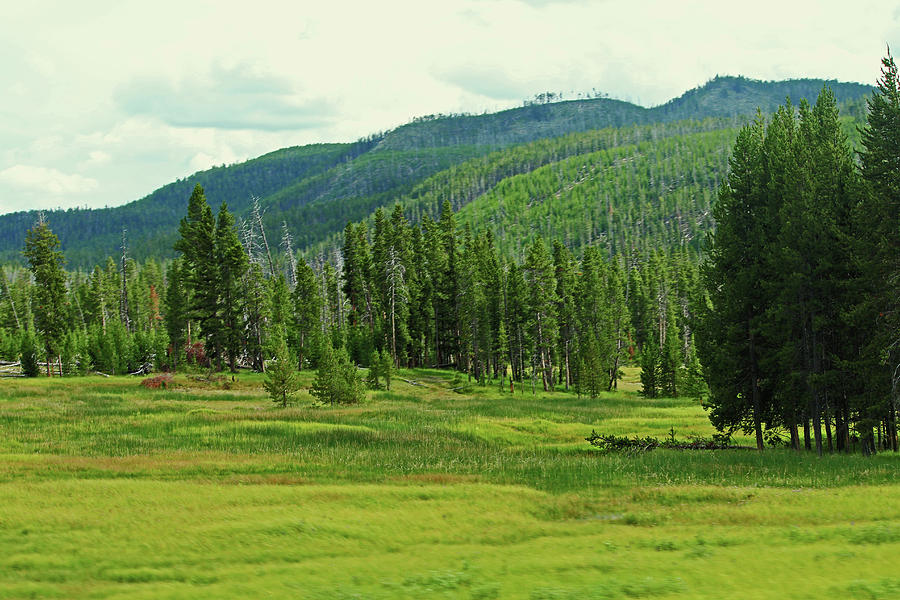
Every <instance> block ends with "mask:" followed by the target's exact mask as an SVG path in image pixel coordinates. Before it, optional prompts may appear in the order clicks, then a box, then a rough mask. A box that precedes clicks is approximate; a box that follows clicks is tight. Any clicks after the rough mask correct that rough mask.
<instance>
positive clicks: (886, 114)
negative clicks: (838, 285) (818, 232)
mask: <svg viewBox="0 0 900 600" xmlns="http://www.w3.org/2000/svg"><path fill="white" fill-rule="evenodd" d="M881 63H882V68H881V77H880V78H879V80H878V86H877V88H876V90H875V93H874V94H872V97H871V98H869V99H868V109H869V110H868V115H867V117H866V126H865V128H863V129H862V130H861V131H860V133H861V136H862V145H863V151H862V152H860V155H859V158H860V171H861V175H862V179H863V181H864V184H865V185H864V189H863V190H862V191H863V193H862V194H861V201H860V203H859V206H858V207H857V210H856V215H855V221H856V223H857V228H858V231H859V232H860V234H859V235H858V236H856V237H857V243H856V248H855V251H856V252H855V254H856V256H857V257H858V259H859V262H860V264H861V271H862V272H861V278H860V285H859V288H858V290H857V293H856V298H857V307H856V309H855V314H856V319H857V323H858V324H859V325H860V326H862V327H864V330H865V331H866V332H867V335H866V337H865V339H864V340H863V344H862V346H863V352H862V359H861V360H860V362H859V364H858V365H857V372H858V376H859V377H860V379H862V380H864V381H865V382H866V383H867V386H866V387H867V388H869V389H867V390H861V392H862V393H861V395H862V396H863V397H862V398H860V401H861V403H862V404H869V403H871V396H872V395H873V394H872V392H874V394H877V396H879V397H881V398H884V400H882V403H883V405H884V406H883V407H882V408H881V409H880V410H879V411H878V412H880V414H881V415H886V418H885V420H886V422H887V429H888V430H889V432H890V434H889V436H888V437H889V441H890V445H891V447H892V449H893V450H895V451H896V450H897V449H898V443H897V420H898V416H897V412H898V409H900V261H898V260H897V257H898V256H900V74H898V69H897V64H896V62H895V61H894V58H893V57H892V56H891V53H890V50H888V53H887V56H885V57H884V59H882V61H881ZM865 392H869V397H868V398H867V397H865ZM867 412H868V411H867ZM867 425H869V427H870V426H871V422H870V423H869V424H867ZM869 431H871V428H869Z"/></svg>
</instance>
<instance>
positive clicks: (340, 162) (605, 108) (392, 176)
mask: <svg viewBox="0 0 900 600" xmlns="http://www.w3.org/2000/svg"><path fill="white" fill-rule="evenodd" d="M822 83H823V82H822V80H803V79H801V80H791V81H781V82H771V81H770V82H762V81H754V80H750V79H745V78H740V77H717V78H716V79H714V80H711V81H709V82H708V83H707V84H705V85H703V86H701V87H699V88H696V89H694V90H691V91H689V92H687V93H686V94H684V95H683V96H682V97H680V98H676V99H674V100H672V101H671V102H668V103H666V104H664V105H662V106H659V107H655V108H651V109H647V108H643V107H640V106H637V105H634V104H630V103H627V102H622V101H618V100H611V99H608V98H593V99H587V100H573V101H566V102H550V103H546V104H543V103H542V104H534V105H529V106H525V107H520V108H516V109H511V110H506V111H502V112H498V113H492V114H483V115H454V116H438V117H434V118H427V119H417V120H414V121H413V122H411V123H409V124H407V125H402V126H400V127H397V128H395V129H393V130H391V131H388V132H385V133H377V134H373V135H371V136H369V137H366V138H364V139H360V140H358V141H357V142H355V143H341V144H314V145H310V146H302V147H294V148H285V149H282V150H278V151H276V152H271V153H269V154H266V155H264V156H260V157H258V158H254V159H252V160H249V161H246V162H242V163H238V164H234V165H229V166H221V167H215V168H212V169H209V170H206V171H201V172H198V173H195V174H193V175H191V176H189V177H186V178H184V179H181V180H178V181H176V182H173V183H170V184H168V185H166V186H163V187H161V188H160V189H158V190H156V191H154V192H153V193H151V194H149V195H147V196H146V197H144V198H141V199H139V200H136V201H134V202H131V203H129V204H126V205H123V206H117V207H112V208H103V209H69V210H56V211H49V212H48V213H47V218H48V220H49V221H50V222H51V223H52V224H53V230H54V232H55V233H56V234H57V235H58V236H59V238H60V240H61V241H62V245H63V247H64V248H65V255H66V258H67V260H68V264H69V266H70V267H71V268H74V269H90V268H92V266H93V265H94V264H96V263H98V262H102V261H103V259H104V258H105V257H106V256H107V255H108V254H116V253H117V252H118V250H117V249H118V247H119V245H120V237H121V231H122V229H123V228H127V229H128V236H129V251H130V255H131V256H133V257H134V258H136V259H137V260H139V261H143V260H145V259H147V258H149V257H153V258H156V259H158V260H160V259H171V258H173V257H174V256H175V253H174V251H173V244H174V242H175V240H176V239H177V232H176V230H177V226H178V221H179V219H180V218H181V216H182V214H183V210H184V199H185V198H186V197H187V196H189V195H190V193H191V190H192V189H193V187H194V185H196V184H198V183H199V184H200V185H202V186H203V188H204V190H206V193H207V194H208V196H209V198H210V202H212V203H213V209H214V210H215V209H217V208H218V206H219V204H220V203H221V202H226V203H227V204H228V206H229V207H230V210H231V211H232V212H233V213H234V214H235V217H236V219H237V220H238V221H239V222H240V221H241V220H246V219H247V218H248V216H249V213H250V211H251V210H252V202H251V198H252V197H258V198H259V203H260V205H261V206H262V209H263V218H264V219H265V221H266V225H267V227H269V228H270V229H274V228H280V227H282V223H286V224H287V227H288V229H289V230H290V233H291V235H292V237H293V239H294V241H295V243H296V245H297V247H298V248H299V249H300V250H302V251H304V252H305V253H307V254H309V253H315V252H317V251H318V250H319V248H320V246H321V245H322V244H323V243H324V244H326V245H329V244H333V243H336V244H337V245H339V240H338V237H339V236H340V233H341V231H342V230H343V228H344V225H345V224H346V223H347V221H360V220H363V219H366V218H371V216H372V214H373V213H374V211H375V209H376V208H378V207H383V208H385V209H387V210H390V207H391V206H393V204H394V203H395V202H397V201H398V199H400V201H401V203H404V204H405V200H404V199H405V198H407V197H409V198H410V199H411V200H412V201H413V205H411V206H410V207H409V208H408V209H406V210H407V218H410V219H411V220H414V221H416V222H418V213H419V212H421V211H422V210H423V209H424V210H428V211H429V212H430V214H431V216H432V218H437V216H438V213H439V212H440V210H441V207H442V204H443V198H439V199H436V201H434V199H429V198H423V199H422V200H424V201H425V205H424V206H423V203H421V202H416V201H415V199H416V198H417V197H419V196H421V195H422V193H423V192H425V191H428V190H431V191H438V188H439V187H441V186H443V187H444V188H445V189H444V191H439V192H438V193H439V194H441V195H443V196H445V197H446V196H449V197H450V199H451V202H453V204H454V209H455V210H459V208H460V206H461V204H459V199H463V198H464V199H465V201H466V202H468V201H470V200H472V199H474V198H475V197H477V196H478V195H481V194H483V193H485V192H487V191H489V190H490V188H491V186H492V185H493V183H496V182H497V181H499V179H497V177H501V178H502V177H508V176H510V175H513V174H522V173H527V172H528V171H529V170H531V169H533V168H537V167H539V166H541V165H545V164H548V163H550V162H557V161H560V160H562V159H563V158H566V157H570V156H573V154H572V151H573V150H575V149H576V147H577V145H578V143H573V142H574V140H573V139H561V140H559V141H560V144H561V146H560V148H554V146H555V143H554V142H552V141H551V140H554V139H556V138H570V136H572V135H573V134H575V135H577V134H579V133H585V132H588V133H589V135H588V138H590V137H594V138H598V136H597V135H595V134H593V132H595V131H596V130H598V129H600V128H606V133H605V134H604V135H603V136H599V137H600V138H601V139H603V140H604V145H603V146H597V145H595V146H593V147H592V148H590V149H587V150H586V151H587V152H594V151H598V150H601V149H610V148H612V147H613V146H617V145H623V144H634V143H638V142H640V141H652V140H654V139H657V138H658V137H667V136H672V135H690V134H692V133H696V132H699V131H708V130H709V129H710V128H711V127H721V128H724V129H730V130H732V131H733V134H734V133H736V127H739V126H740V125H742V124H743V123H745V122H747V120H748V119H750V118H752V113H753V111H755V109H756V107H762V109H763V110H764V111H770V110H772V109H774V108H775V107H776V106H777V105H778V103H779V102H780V101H781V100H782V99H783V98H784V97H785V96H786V95H790V96H791V97H794V98H801V97H808V98H813V97H815V94H816V93H817V92H818V89H819V88H821V86H822ZM830 84H831V85H832V87H833V89H834V90H835V93H836V96H837V98H838V100H839V102H841V103H846V105H844V113H845V114H848V115H856V113H857V112H859V113H862V112H863V111H861V110H859V111H857V110H856V109H857V108H859V107H860V99H861V98H862V97H863V96H864V95H865V94H867V93H868V92H869V91H870V88H869V87H867V86H863V85H860V84H853V83H838V82H830ZM677 122H682V125H680V126H679V125H674V126H672V125H673V124H675V123H677ZM636 127H637V128H638V129H637V132H638V133H643V137H642V138H636V137H635V136H634V135H633V134H634V133H635V128H636ZM733 134H732V140H733ZM540 142H550V144H549V148H548V151H546V152H545V156H546V157H547V158H544V159H543V160H541V161H537V162H533V161H532V160H531V156H530V155H531V154H533V150H534V149H531V150H529V149H524V151H521V150H520V149H518V147H519V146H529V145H532V144H534V143H540ZM689 143H690V142H688V144H689ZM729 145H730V141H729ZM507 150H508V151H510V154H509V156H507V157H505V158H503V157H502V155H503V154H504V152H506V151H507ZM727 151H728V148H726V149H725V152H726V153H727ZM492 155H493V156H492ZM486 157H490V158H488V160H487V162H488V163H496V164H498V165H499V164H500V163H504V164H505V165H506V166H505V167H503V168H502V169H495V168H493V167H491V166H489V165H487V168H484V166H479V161H480V160H481V159H482V158H486ZM473 161H474V163H473ZM721 162H722V164H723V165H724V161H721ZM467 163H472V164H467ZM457 166H461V167H462V168H461V169H457V170H454V167H457ZM503 172H505V173H506V174H505V175H503ZM492 173H493V174H494V176H493V177H492V176H491V174H492ZM440 175H443V177H436V176H440ZM482 175H486V176H485V177H482ZM470 176H472V177H470ZM718 176H719V179H721V178H722V177H723V176H724V172H722V173H719V174H718ZM432 177H436V178H434V179H431V180H430V181H429V179H430V178H432ZM651 185H652V184H651ZM712 191H713V192H714V189H713V190H712ZM36 218H37V213H36V212H34V211H30V212H19V213H14V214H10V215H2V216H0V262H4V263H18V264H23V263H22V256H21V248H22V245H23V244H24V234H25V231H26V230H27V229H28V228H29V227H31V225H32V224H33V222H34V221H35V220H36ZM461 218H462V219H465V217H464V216H461ZM542 233H543V235H544V236H545V237H548V236H549V235H551V234H549V233H548V232H542ZM552 235H553V237H555V234H552Z"/></svg>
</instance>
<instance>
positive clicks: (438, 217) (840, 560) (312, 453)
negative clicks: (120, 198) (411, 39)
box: [0, 52, 900, 600]
mask: <svg viewBox="0 0 900 600" xmlns="http://www.w3.org/2000/svg"><path fill="white" fill-rule="evenodd" d="M0 232H2V236H0V237H2V242H0V432H2V435H0V438H2V441H0V455H2V456H3V457H4V458H2V459H0V481H2V482H3V483H4V484H5V487H6V491H5V492H4V491H2V490H0V506H11V507H13V508H12V509H11V510H10V512H8V513H7V512H6V511H5V510H4V509H0V548H7V549H8V551H4V552H5V553H0V554H3V555H2V556H0V597H10V598H12V597H16V598H18V597H117V596H116V594H122V595H129V596H130V597H172V598H175V597H198V596H200V597H247V596H248V595H249V596H253V595H255V594H254V592H257V591H258V592H259V594H260V595H266V594H268V595H271V596H273V597H304V598H306V597H308V598H326V597H329V598H330V597H333V598H351V597H360V598H361V597H366V598H395V597H398V598H399V597H404V598H407V597H408V598H413V597H421V598H425V597H447V598H506V597H510V598H530V599H532V600H534V599H550V598H621V597H629V598H634V597H648V598H650V597H666V598H668V597H671V598H676V597H677V598H699V597H709V598H713V597H722V596H724V595H726V594H727V595H732V596H734V597H751V596H746V595H742V592H746V591H747V590H748V589H749V588H748V587H746V586H750V587H752V588H753V590H755V592H759V596H758V597H777V596H784V595H787V596H791V597H804V598H805V597H810V598H812V597H826V596H828V595H835V596H839V597H849V598H890V597H897V596H896V594H900V579H897V577H896V572H895V571H892V570H890V569H888V568H887V566H886V565H887V564H888V563H889V561H890V560H893V559H889V557H890V556H893V552H894V551H895V550H897V549H898V548H900V545H898V544H900V542H898V539H900V538H898V533H900V525H898V523H900V513H898V509H897V507H898V503H897V501H896V491H897V487H896V486H897V484H898V472H900V470H898V467H900V463H898V462H897V457H898V454H897V453H898V449H900V448H898V416H900V415H898V411H900V74H898V68H897V65H896V62H895V61H894V59H893V58H892V57H891V55H890V52H888V54H887V55H886V56H885V58H884V59H883V60H882V62H881V66H880V78H879V79H878V81H877V84H876V85H875V86H874V87H869V86H863V85H859V84H849V83H840V82H837V81H825V80H814V79H797V80H789V81H781V82H764V81H757V80H754V79H746V78H743V77H716V78H715V79H712V80H710V81H709V82H708V83H707V84H706V85H704V86H701V87H698V88H696V89H693V90H691V91H689V92H687V93H685V94H684V95H683V96H681V97H679V98H676V99H674V100H671V101H670V102H668V103H665V104H662V105H660V106H657V107H655V108H652V109H647V108H643V107H641V106H638V105H636V104H631V103H629V102H624V101H619V100H611V99H609V98H608V97H605V96H604V95H602V94H597V95H595V96H594V97H589V98H588V97H584V98H578V99H572V100H563V99H562V98H561V97H556V96H555V95H553V94H549V93H547V94H542V95H540V96H536V97H535V100H534V101H533V102H531V101H529V102H526V103H524V106H522V107H519V108H514V109H508V110H505V111H502V112H496V113H485V114H482V115H470V114H451V115H437V116H429V117H424V118H419V119H415V120H413V121H411V122H409V123H407V124H405V125H402V126H399V127H397V128H394V129H392V130H389V131H385V132H379V133H376V134H373V135H371V136H368V137H365V138H362V139H359V140H358V141H356V142H353V143H334V144H312V145H308V146H297V147H292V148H284V149H282V150H278V151H275V152H272V153H270V154H266V155H264V156H260V157H258V158H255V159H251V160H249V161H245V162H239V163H236V164H233V165H230V166H222V167H215V168H213V169H209V170H205V171H200V172H198V173H196V174H194V175H192V176H190V177H188V178H185V179H179V180H178V181H176V182H173V183H171V184H169V185H166V186H164V187H162V188H160V189H158V190H156V191H155V192H153V193H151V194H149V195H148V196H146V197H144V198H142V199H140V200H136V201H134V202H132V203H130V204H126V205H123V206H120V207H113V208H103V209H88V208H83V209H68V210H50V211H25V212H17V213H11V214H7V215H0ZM198 486H199V487H200V488H203V490H204V491H198V490H197V488H198ZM0 487H4V486H0ZM35 499H36V500H35ZM35 503H36V506H32V504H35ZM172 503H176V504H178V505H179V509H178V510H177V511H176V510H173V509H172V508H171V507H172ZM136 507H141V508H139V509H138V508H136ZM867 507H868V508H867ZM94 509H96V510H94ZM201 515H202V516H201ZM106 519H108V521H107V520H106ZM204 519H209V520H204ZM57 521H58V522H57ZM131 524H134V527H136V528H138V529H140V530H141V531H145V532H150V533H147V534H146V537H144V536H145V534H143V533H136V532H135V531H137V530H135V531H132V530H131V529H130V528H131V526H132V525H131ZM857 524H858V526H857ZM63 530H65V531H67V532H68V533H61V532H62V531H63ZM70 530H71V531H70ZM171 531H177V532H178V536H174V537H173V536H172V535H171ZM129 532H130V533H129ZM182 536H183V537H182ZM104 540H106V541H104ZM107 543H108V544H110V546H109V548H106V549H104V548H105V544H107ZM55 548H60V550H59V553H58V554H57V553H56V550H55ZM141 548H143V550H141ZM207 552H208V553H209V554H210V556H211V557H214V558H212V559H209V560H207V559H205V558H204V556H203V555H204V554H205V553H207ZM835 552H839V554H835ZM876 555H877V556H880V558H872V557H873V556H876ZM48 557H55V558H52V559H51V558H48ZM167 557H168V558H167ZM527 557H532V558H527ZM370 558H371V560H370ZM213 563H215V564H213ZM744 569H747V570H749V572H752V573H755V574H756V576H758V577H763V574H767V575H766V576H768V577H771V582H772V583H771V584H765V585H764V584H762V583H759V582H760V581H762V579H758V580H757V583H754V582H751V581H744V582H743V583H741V581H742V579H743V578H744V576H745V575H746V573H745V572H744ZM832 569H833V571H832V572H830V573H826V571H829V570H832ZM3 571H7V574H6V575H3V574H2V572H3ZM763 578H764V577H763ZM801 579H802V580H803V581H804V582H805V583H804V585H808V589H805V590H804V591H803V593H807V592H808V595H803V594H801V593H800V592H799V591H798V594H799V595H793V593H792V592H791V591H790V588H789V586H791V585H793V584H797V585H799V583H797V582H798V581H800V580H801ZM754 586H756V587H754ZM4 589H6V590H8V591H9V595H8V596H7V594H6V592H4ZM752 597H757V596H752Z"/></svg>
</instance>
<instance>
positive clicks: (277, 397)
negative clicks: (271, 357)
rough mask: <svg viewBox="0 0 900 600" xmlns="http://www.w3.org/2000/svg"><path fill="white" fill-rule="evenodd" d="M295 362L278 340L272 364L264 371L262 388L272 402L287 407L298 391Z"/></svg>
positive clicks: (298, 378)
mask: <svg viewBox="0 0 900 600" xmlns="http://www.w3.org/2000/svg"><path fill="white" fill-rule="evenodd" d="M294 364H295V360H294V358H293V357H292V356H291V355H290V352H289V351H288V348H287V344H285V342H284V340H280V341H279V343H278V345H277V346H276V350H275V361H274V364H272V365H270V366H269V368H268V369H267V370H266V378H265V380H264V381H263V388H264V389H265V390H266V392H268V394H269V396H270V397H271V398H272V402H275V403H276V404H280V405H281V407H282V408H285V407H287V405H288V401H290V400H291V399H292V398H293V396H294V394H295V393H296V392H297V390H299V389H300V375H299V374H298V373H297V370H296V369H295V368H294Z"/></svg>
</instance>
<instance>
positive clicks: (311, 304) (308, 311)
mask: <svg viewBox="0 0 900 600" xmlns="http://www.w3.org/2000/svg"><path fill="white" fill-rule="evenodd" d="M294 281H295V282H296V285H295V286H294V291H293V293H292V294H291V307H292V311H291V318H292V321H293V322H292V328H291V329H292V331H293V333H294V335H293V338H294V340H295V341H294V344H293V345H294V348H295V352H296V354H297V364H298V368H300V369H301V370H302V369H303V362H304V360H309V359H310V358H312V356H313V354H314V351H315V349H316V348H317V347H318V345H319V339H320V337H321V329H322V327H321V326H322V307H323V299H322V294H321V290H320V289H319V284H318V282H317V281H316V274H315V272H313V270H312V267H310V266H309V264H307V262H306V261H305V260H303V259H300V260H299V261H298V262H297V270H296V272H295V275H294Z"/></svg>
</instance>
